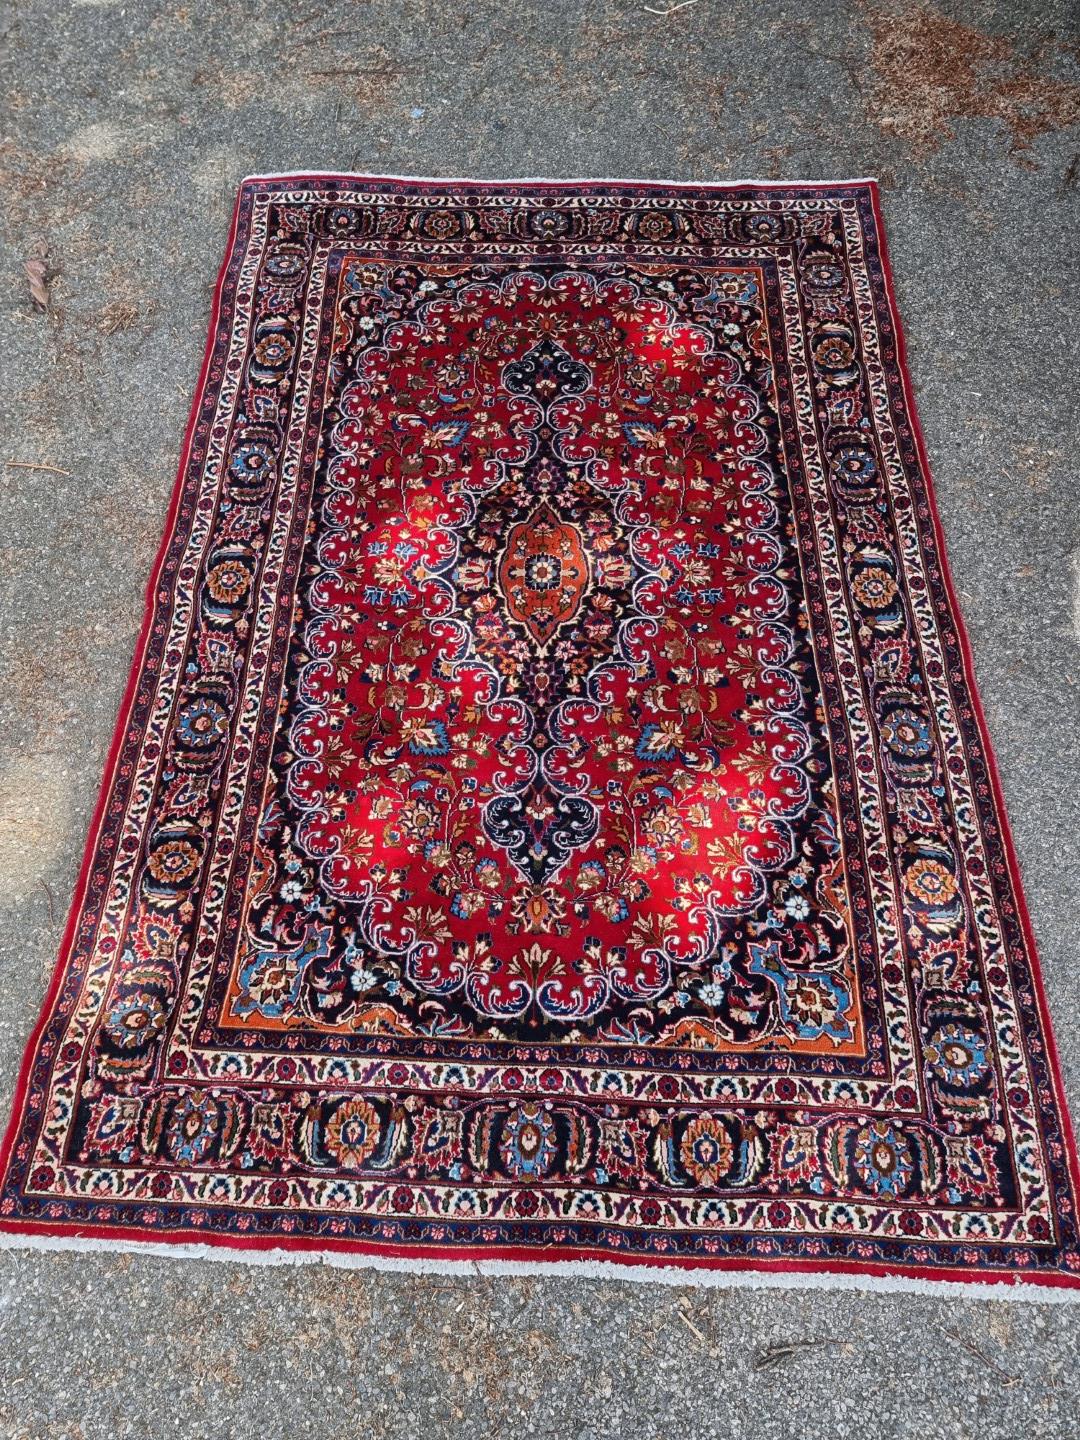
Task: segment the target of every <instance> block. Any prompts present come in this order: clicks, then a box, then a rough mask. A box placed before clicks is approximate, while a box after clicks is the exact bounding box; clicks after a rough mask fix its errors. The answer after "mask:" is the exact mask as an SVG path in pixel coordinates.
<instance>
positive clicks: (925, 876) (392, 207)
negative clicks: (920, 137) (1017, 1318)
mask: <svg viewBox="0 0 1080 1440" xmlns="http://www.w3.org/2000/svg"><path fill="white" fill-rule="evenodd" d="M880 247H881V236H880V233H879V226H878V220H877V215H876V205H875V195H874V192H873V189H872V187H871V186H870V185H869V184H865V183H854V184H849V185H837V186H792V187H775V188H764V189H755V188H754V187H752V186H751V187H739V186H734V187H711V188H710V187H703V188H700V189H697V188H690V187H685V188H682V187H680V188H665V187H663V186H657V187H650V186H634V185H610V184H606V185H605V184H596V185H567V186H558V187H553V188H548V187H545V186H539V185H527V184H522V185H515V184H506V185H480V184H476V185H472V184H470V185H468V186H458V185H450V184H442V183H439V182H405V181H371V180H356V179H348V178H344V177H342V178H340V179H334V178H331V177H321V178H320V177H312V178H310V179H288V178H285V179H279V180H253V181H248V182H245V185H244V187H243V188H242V191H241V195H240V198H239V202H238V207H237V219H236V226H235V232H234V238H233V244H232V249H231V252H230V256H229V259H228V263H227V267H226V270H225V272H224V274H223V279H222V289H221V296H220V306H219V311H218V315H217V317H216V319H215V329H214V332H213V334H212V337H211V345H210V349H209V353H208V361H207V367H206V372H205V375H204V380H203V385H202V389H201V394H200V397H199V400H198V402H197V407H196V414H195V416H194V423H193V428H192V432H191V436H190V443H189V447H188V453H187V455H186V458H185V465H184V468H183V470H182V473H181V478H180V482H179V486H178V493H177V501H176V507H175V514H174V517H173V520H172V523H171V529H170V533H169V536H168V537H167V539H168V543H167V546H166V548H165V551H164V553H163V557H162V564H161V567H160V571H159V574H158V577H157V580H156V582H155V587H154V592H153V595H152V597H151V598H152V614H151V617H150V622H149V625H148V630H147V635H146V643H145V646H144V649H143V653H142V654H141V656H140V659H139V662H138V669H137V674H136V678H135V681H134V688H133V691H132V696H131V704H130V708H129V711H128V713H127V714H126V716H125V718H124V721H123V723H122V727H121V732H120V734H119V736H118V747H117V752H116V757H115V765H114V768H113V771H112V774H111V777H110V780H109V782H108V788H107V792H106V796H105V804H104V809H103V811H102V814H101V820H100V826H99V828H98V831H97V833H96V836H95V839H94V842H93V844H92V846H91V849H90V852H89V855H88V866H87V871H86V875H85V888H84V893H82V895H81V896H80V898H79V901H78V904H77V908H76V911H75V915H74V928H73V931H72V934H71V943H70V948H69V952H68V954H67V956H66V959H65V961H64V963H63V965H62V967H61V970H60V973H59V975H58V981H57V986H56V989H55V993H54V994H53V996H52V997H51V1000H50V1004H49V1007H48V1008H47V1011H46V1014H45V1017H44V1018H43V1024H42V1027H41V1028H40V1033H39V1034H38V1035H37V1036H36V1037H35V1040H34V1042H33V1044H32V1047H31V1052H30V1056H29V1069H28V1072H27V1082H26V1084H25V1087H24V1089H23V1091H22V1092H21V1094H20V1100H19V1109H18V1114H17V1124H16V1125H15V1126H14V1127H13V1129H12V1132H11V1135H10V1137H9V1142H10V1143H9V1150H8V1156H7V1166H6V1172H5V1176H4V1186H3V1192H2V1196H0V1227H3V1228H6V1229H14V1230H23V1231H29V1230H33V1229H39V1230H42V1231H46V1232H49V1233H72V1232H75V1231H78V1232H80V1233H92V1234H94V1235H99V1236H103V1237H104V1236H108V1235H118V1236H121V1235H132V1234H138V1235H141V1236H143V1237H144V1238H145V1237H153V1236H161V1237H162V1238H168V1239H171V1240H185V1239H211V1240H213V1239H218V1240H221V1241H223V1242H225V1243H231V1244H249V1243H250V1244H262V1245H266V1244H278V1245H286V1246H288V1245H300V1246H310V1247H312V1248H315V1249H325V1250H330V1249H334V1248H345V1249H353V1250H356V1251H358V1252H366V1253H378V1252H380V1251H384V1252H387V1253H403V1252H404V1253H410V1254H434V1255H438V1256H441V1257H444V1258H453V1257H454V1255H455V1254H474V1253H480V1254H489V1255H508V1254H513V1255H515V1256H520V1257H522V1258H528V1257H529V1256H530V1255H537V1256H540V1255H541V1253H542V1257H543V1258H544V1259H545V1260H551V1259H559V1258H564V1257H565V1258H571V1257H574V1256H580V1255H591V1256H596V1257H609V1258H615V1259H618V1258H622V1259H628V1260H629V1259H637V1260H642V1261H646V1262H647V1261H657V1260H661V1259H663V1260H666V1261H668V1262H670V1263H684V1264H690V1265H692V1264H703V1263H707V1264H711V1265H715V1266H718V1267H722V1266H726V1265H750V1266H752V1265H754V1264H760V1263H762V1262H769V1263H773V1262H780V1263H783V1264H787V1265H789V1266H791V1267H793V1268H798V1267H800V1266H801V1267H809V1268H820V1269H828V1268H830V1267H848V1268H855V1269H859V1268H863V1269H867V1270H870V1271H875V1270H877V1271H880V1270H881V1269H882V1268H884V1269H886V1270H889V1271H893V1272H896V1273H917V1274H925V1275H934V1274H936V1275H955V1274H956V1273H957V1272H959V1271H965V1272H971V1273H973V1274H976V1275H978V1274H983V1275H986V1276H987V1277H1005V1278H1009V1277H1013V1276H1015V1275H1018V1274H1024V1275H1030V1276H1031V1277H1033V1278H1044V1279H1048V1280H1054V1281H1056V1282H1058V1283H1061V1282H1063V1281H1065V1280H1068V1279H1071V1278H1074V1277H1075V1276H1076V1274H1077V1272H1078V1268H1080V1251H1078V1248H1077V1239H1076V1216H1075V1193H1074V1181H1073V1179H1072V1176H1071V1173H1070V1164H1071V1163H1072V1157H1071V1151H1070V1140H1069V1137H1068V1133H1067V1118H1066V1116H1065V1113H1064V1109H1063V1105H1062V1100H1061V1094H1060V1086H1059V1084H1058V1081H1057V1078H1056V1075H1055V1073H1054V1069H1053V1060H1052V1054H1051V1052H1050V1049H1049V1047H1050V1045H1051V1043H1052V1042H1051V1041H1050V1039H1049V1035H1048V1032H1047V1030H1046V1026H1045V1022H1044V1019H1043V1017H1042V1014H1041V1009H1040V1005H1041V1002H1040V996H1039V991H1038V978H1037V973H1036V971H1035V964H1036V962H1035V959H1034V955H1033V952H1032V947H1031V942H1030V938H1029V936H1028V934H1027V932H1026V930H1025V922H1024V920H1023V916H1022V901H1021V900H1020V898H1019V894H1018V880H1017V877H1016V874H1015V866H1014V864H1013V862H1012V861H1011V858H1010V852H1009V848H1008V840H1007V837H1006V836H1004V835H1003V834H1002V830H1001V821H1000V819H999V814H998V808H997V807H998V801H997V797H996V792H995V789H994V780H993V777H992V774H991V773H990V770H989V768H988V767H989V766H990V765H991V764H992V762H991V761H990V759H989V756H988V755H987V753H986V743H985V738H984V734H983V731H982V727H981V722H980V720H979V718H978V715H977V710H976V702H975V700H974V697H973V695H972V693H971V680H970V674H969V671H968V667H967V665H966V662H965V659H964V654H963V650H962V643H963V642H962V639H961V637H960V635H959V634H958V632H957V619H956V616H955V614H954V612H953V608H952V603H951V600H950V596H949V594H948V591H947V582H946V580H945V577H944V575H943V572H942V563H943V562H942V559H941V556H940V553H939V540H938V536H937V533H936V530H935V525H934V521H933V514H932V509H931V508H930V507H931V501H930V498H929V496H928V493H927V485H928V480H927V477H926V475H925V473H924V469H923V465H922V462H921V459H920V455H919V452H918V448H917V444H916V440H915V436H914V434H913V430H912V420H911V417H910V413H909V401H908V399H907V397H906V395H905V391H904V386H903V380H902V375H901V370H900V360H899V357H898V355H897V340H898V337H897V335H896V333H895V328H894V320H893V316H892V313H891V309H890V304H889V296H888V293H887V281H886V277H885V275H884V273H883V268H882V265H883V262H882V256H881V251H880Z"/></svg>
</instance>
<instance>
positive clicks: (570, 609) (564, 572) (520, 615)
mask: <svg viewBox="0 0 1080 1440" xmlns="http://www.w3.org/2000/svg"><path fill="white" fill-rule="evenodd" d="M588 583H589V560H588V556H587V555H586V554H585V547H584V544H583V543H582V537H581V532H580V530H578V528H577V526H576V525H573V524H571V523H569V522H568V521H565V520H562V519H560V518H559V516H558V515H557V514H556V513H555V511H554V510H553V509H552V508H551V506H550V505H549V504H548V502H547V501H546V500H543V501H541V502H540V504H539V505H537V507H536V509H535V510H534V511H533V512H532V514H531V515H530V516H529V517H528V519H527V520H523V521H521V522H520V523H519V524H517V525H515V526H514V527H513V529H512V530H511V531H510V534H509V535H508V537H507V541H506V549H505V550H504V551H503V555H502V560H501V562H500V565H499V588H500V590H501V591H502V594H503V596H504V598H505V600H506V607H507V609H508V610H509V612H510V614H511V616H512V617H513V619H515V620H516V621H518V622H519V623H520V624H521V625H524V627H525V629H526V630H527V631H528V633H529V634H530V635H531V636H532V638H533V640H534V641H535V642H536V644H537V646H538V647H539V648H540V649H544V648H546V646H547V645H548V643H549V642H550V641H551V640H552V638H553V637H554V636H555V635H556V634H557V632H558V631H559V629H560V628H561V627H562V626H563V625H568V624H569V623H570V622H571V621H572V620H573V619H574V617H575V616H576V615H577V613H578V611H579V610H580V609H581V601H582V597H583V596H584V594H585V589H586V587H587V585H588Z"/></svg>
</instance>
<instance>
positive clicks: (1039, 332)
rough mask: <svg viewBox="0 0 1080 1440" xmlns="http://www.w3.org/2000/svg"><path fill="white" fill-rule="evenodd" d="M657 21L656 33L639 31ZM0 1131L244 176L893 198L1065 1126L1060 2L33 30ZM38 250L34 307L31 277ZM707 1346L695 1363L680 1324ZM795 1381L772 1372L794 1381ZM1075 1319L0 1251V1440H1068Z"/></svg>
mask: <svg viewBox="0 0 1080 1440" xmlns="http://www.w3.org/2000/svg"><path fill="white" fill-rule="evenodd" d="M656 8H664V7H663V5H662V4H661V5H658V6H657V7H656ZM0 23H2V25H3V28H4V38H5V59H4V74H3V94H4V96H5V101H6V115H5V119H4V122H3V126H2V135H0V195H2V197H3V205H2V207H0V241H2V245H3V274H4V275H5V276H6V277H7V279H6V284H5V286H4V289H3V295H2V298H0V305H2V309H3V336H4V340H3V346H4V369H5V375H6V378H7V383H6V385H5V386H4V387H3V392H2V394H0V426H2V428H3V437H4V438H3V441H2V449H0V461H8V460H18V461H22V462H27V463H32V464H36V465H50V466H53V467H55V469H54V470H28V469H20V468H12V467H8V466H0V877H2V880H3V886H2V892H0V995H2V1000H3V1003H2V1005H0V1107H2V1108H3V1109H4V1111H5V1114H6V1109H7V1103H8V1097H9V1096H10V1091H11V1085H12V1081H13V1077H14V1073H15V1069H16V1066H17V1063H18V1059H19V1056H20V1054H21V1051H22V1047H23V1045H24V1043H25V1040H26V1036H27V1034H28V1033H29V1030H30V1027H31V1025H32V1022H33V1019H34V1016H35V1014H36V1013H37V1010H38V1007H39V1004H40V1001H41V997H42V993H43V990H44V985H45V979H46V975H47V973H48V969H49V967H50V964H51V961H52V958H53V956H54V953H55V949H56V945H57V943H58V940H59V931H60V928H61V925H62V922H63V914H64V911H65V908H66V905H67V901H68V899H69V897H70V893H71V889H72V886H73V883H74V878H75V874H76V870H77V867H78V861H79V856H80V852H81V847H82V843H83V837H84V832H85V828H86V825H87V822H88V818H89V814H90V810H91V808H92V806H93V802H94V798H95V794H96V790H97V786H98V782H99V780H100V775H101V770H102V764H103V760H104V755H105V752H106V750H107V747H108V742H109V738H110V735H111V731H112V726H113V722H114V718H115V711H116V707H117V704H118V702H119V697H120V691H121V689H122V686H123V683H124V679H125V676H126V672H127V666H128V663H129V659H130V655H131V650H132V647H133V645H134V640H135V635H136V632H137V629H138V621H139V610H140V605H141V600H142V592H143V587H144V584H145V580H146V575H147V572H148V569H149V565H150V561H151V558H152V555H153V552H154V549H155V547H156V543H157V539H158V534H159V531H160V527H161V524H162V521H163V518H164V512H165V507H166V502H167V497H168V494H169V490H170V487H171V482H172V476H173V471H174V468H175V464H176V460H177V457H178V453H179V448H180V442H181V436H182V433H183V427H184V421H185V418H186V411H187V406H188V404H189V402H190V394H191V389H192V386H193V384H194V381H195V377H196V375H197V372H198V366H199V360H200V356H201V351H202V344H203V340H204V338H205V329H206V324H207V314H208V308H209V299H210V293H211V289H212V285H213V279H214V276H215V274H216V271H217V266H218V263H219V261H220V257H221V252H222V249H223V247H224V244H225V238H226V232H227V228H228V220H229V212H230V207H231V203H232V197H233V194H234V191H235V187H236V183H237V181H238V180H239V178H240V177H241V175H243V174H244V173H245V172H247V171H269V170H274V169H282V170H291V169H298V168H303V167H310V168H316V169H354V170H370V171H375V172H383V171H392V172H399V173H411V174H436V175H437V174H444V175H461V174H465V175H470V174H475V175H487V176H504V175H535V174H542V175H551V176H559V175H567V176H578V175H589V174H593V175H642V176H651V175H657V176H671V177H674V178H686V179H694V178H699V179H711V178H724V177H728V176H745V175H760V176H767V177H768V176H772V177H800V176H802V177H814V178H816V177H828V176H847V175H866V174H876V175H878V176H879V177H880V178H881V181H882V185H883V200H884V208H885V216H886V222H887V225H888V229H889V236H890V241H891V246H892V252H893V261H894V268H895V270H896V278H897V288H898V292H899V301H900V304H901V308H902V311H903V314H904V318H905V321H906V327H907V333H908V339H909V347H910V350H911V361H912V368H913V371H914V377H915V383H916V388H917V391H918V396H919V401H920V408H921V415H922V420H923V424H924V428H925V430H926V434H927V441H928V445H929V449H930V454H931V458H932V461H933V464H934V468H935V475H936V480H937V488H938V493H939V496H940V500H941V507H942V511H943V515H944V523H945V528H946V532H947V536H948V541H949V546H950V552H951V556H952V561H953V566H954V570H955V575H956V580H957V584H958V587H959V589H960V592H961V598H962V600H963V603H964V607H965V611H966V615H967V619H968V622H969V625H970V629H971V632H972V641H973V645H974V649H975V657H976V662H977V666H978V672H979V677H980V682H981V688H982V693H983V697H984V699H985V701H986V705H987V709H988V712H989V721H990V726H991V729H992V732H993V736H994V740H995V742H996V745H997V749H998V755H999V759H1000V762H1001V768H1002V772H1003V777H1004V784H1005V789H1006V792H1007V798H1008V801H1009V808H1010V813H1011V816H1012V820H1013V824H1014V828H1015V831H1016V838H1017V843H1018V847H1019V850H1020V858H1021V862H1022V865H1023V869H1024V874H1025V878H1026V884H1027V891H1028V896H1029V899H1030V902H1031V908H1032V911H1033V918H1034V924H1035V929H1036V933H1037V935H1038V939H1039V943H1040V948H1041V952H1042V956H1043V963H1044V968H1045V972H1046V984H1047V991H1048V994H1049V999H1050V1005H1051V1009H1052V1011H1053V1014H1054V1017H1055V1020H1056V1027H1057V1033H1058V1037H1059V1040H1060V1042H1061V1048H1062V1055H1063V1064H1064V1068H1065V1074H1066V1081H1067V1085H1068V1088H1069V1093H1070V1095H1071V1097H1072V1101H1073V1111H1074V1114H1080V1029H1078V1027H1077V1026H1076V1025H1075V1022H1074V1017H1075V1016H1076V1014H1077V1013H1080V972H1078V970H1077V967H1076V965H1075V955H1076V952H1077V941H1078V938H1080V936H1078V927H1077V922H1076V913H1077V901H1078V898H1080V896H1078V886H1077V879H1076V875H1077V858H1078V853H1077V839H1076V837H1077V835H1078V833H1080V789H1078V787H1077V784H1076V779H1077V763H1076V743H1075V736H1076V733H1077V725H1078V721H1080V616H1078V605H1080V598H1078V587H1080V579H1078V576H1080V571H1078V569H1077V562H1076V559H1075V557H1076V555H1077V554H1078V553H1080V521H1078V511H1080V507H1078V504H1077V501H1078V486H1077V480H1076V474H1075V462H1074V460H1073V458H1072V457H1074V456H1075V453H1076V442H1077V434H1076V416H1077V408H1076V403H1075V358H1076V357H1075V339H1074V332H1075V315H1076V299H1077V270H1076V262H1075V257H1074V250H1075V244H1074V239H1073V236H1074V234H1075V229H1076V222H1077V194H1078V174H1080V126H1078V124H1077V120H1078V118H1080V102H1078V96H1080V48H1078V37H1077V34H1076V32H1075V29H1073V30H1071V31H1070V28H1069V26H1070V7H1069V5H1068V4H1067V0H1047V3H1035V0H1017V3H1012V4H1005V3H1004V0H1001V3H993V0H963V3H946V0H937V4H936V5H930V4H927V5H919V6H916V5H911V4H903V3H899V0H821V3H819V4H817V5H815V6H813V7H810V6H807V7H797V6H794V5H788V6H786V7H784V6H781V5H777V4H764V5H762V4H753V3H750V0H723V3H722V0H697V3H696V4H694V5H691V6H687V7H686V8H684V9H682V10H679V11H677V12H675V13H674V14H670V15H667V16H659V15H653V14H650V13H648V12H647V11H646V10H645V9H644V7H643V4H641V3H639V0H597V3H594V4H589V5H581V4H577V3H567V0H519V3H516V4H514V5H499V4H496V3H494V0H477V3H475V4H472V5H470V6H468V7H459V6H450V5H448V4H440V3H435V0H399V3H396V4H391V3H387V0H369V3H362V0H296V4H294V5H288V4H286V3H284V0H221V3H218V4H212V3H210V0H185V3H181V0H162V3H157V0H126V3H125V0H70V3H64V0H9V4H8V6H7V8H6V10H5V11H4V14H3V17H2V20H0ZM38 241H44V242H45V243H46V244H47V245H48V251H49V257H50V265H51V267H52V269H53V271H54V272H55V278H54V280H53V283H52V297H53V309H52V313H51V314H50V315H48V316H45V315H42V314H40V313H38V312H36V311H34V310H33V309H32V307H31V305H30V302H29V293H28V288H27V285H26V282H25V277H24V273H23V265H24V262H25V260H26V258H27V257H28V256H29V254H30V252H31V249H32V247H33V246H34V244H35V243H36V242H38ZM688 1321H689V1323H687V1322H688ZM795 1340H808V1341H812V1342H814V1343H813V1344H812V1345H810V1346H808V1347H807V1348H805V1349H802V1350H798V1351H796V1352H794V1353H792V1354H790V1355H789V1356H788V1357H787V1358H785V1359H783V1360H782V1361H781V1362H780V1363H778V1364H776V1365H775V1366H773V1367H770V1368H768V1369H764V1370H756V1369H755V1368H754V1362H755V1359H756V1357H757V1356H759V1355H760V1354H761V1353H762V1352H763V1351H764V1349H765V1348H766V1347H767V1346H769V1345H770V1344H774V1343H779V1342H787V1341H795ZM1078 1354H1080V1341H1078V1339H1077V1332H1076V1324H1075V1314H1074V1313H1073V1312H1072V1311H1071V1310H1070V1309H1068V1308H1066V1307H1052V1306H1041V1305H1040V1306H1031V1307H1029V1306H1023V1307H1021V1306H1016V1305H1013V1304H1010V1303H1009V1302H1007V1301H1004V1300H1001V1301H993V1302H990V1303H975V1302H969V1301H964V1300H952V1299H949V1300H938V1299H923V1298H914V1297H895V1296H869V1297H868V1296H858V1295H853V1294H849V1293H841V1292H830V1293H821V1292H798V1293H795V1292H792V1293H785V1292H780V1291H758V1292H755V1291H745V1290H740V1291H732V1292H723V1291H695V1290H691V1289H687V1290H670V1289H667V1288H662V1287H650V1286H641V1285H632V1284H629V1283H616V1282H603V1283H595V1284H592V1283H589V1284H587V1283H584V1282H581V1281H559V1280H548V1279H544V1280H539V1279H529V1280H525V1279H512V1280H511V1279H508V1280H500V1281H491V1280H484V1279H479V1278H478V1279H475V1280H474V1279H456V1278H454V1279H451V1278H447V1277H440V1276H433V1277H416V1276H406V1275H392V1274H373V1273H370V1272H329V1271H326V1270H323V1269H320V1268H318V1267H309V1268H304V1269H256V1268H246V1267H243V1266H239V1265H235V1266H230V1265H220V1264H209V1263H194V1262H190V1263H176V1262H166V1261H163V1260H158V1259H153V1258H149V1257H140V1256H128V1255H112V1256H102V1255H94V1256H73V1255H48V1254H38V1253H33V1254H31V1253H24V1254H19V1255H16V1254H12V1253H5V1254H0V1434H2V1435H5V1436H7V1435H10V1436H13V1437H23V1440H46V1437H71V1440H75V1437H82V1440H97V1437H104V1436H131V1437H138V1440H141V1437H156V1436H164V1435H165V1434H174V1433H180V1434H185V1435H192V1436H199V1437H207V1440H210V1437H218V1436H221V1437H228V1440H243V1437H247V1436H259V1437H261V1440H263V1437H276V1436H283V1437H284V1436H293V1435H298V1434H299V1435H304V1436H308V1437H313V1440H321V1437H327V1440H338V1437H342V1436H345V1435H351V1434H354V1433H361V1432H362V1433H364V1434H367V1435H371V1436H373V1437H387V1440H389V1437H412V1436H415V1435H417V1434H421V1433H422V1434H424V1435H425V1436H431V1437H433V1440H434V1437H436V1436H453V1437H461V1440H465V1437H471V1436H476V1437H485V1440H491V1437H501V1440H515V1437H524V1436H526V1435H529V1436H532V1435H536V1434H547V1435H552V1436H558V1437H566V1440H570V1437H574V1440H578V1437H580V1440H609V1437H627V1440H629V1437H631V1436H633V1437H635V1440H637V1437H659V1436H671V1437H675V1436H678V1437H680V1440H681V1437H702V1440H704V1437H717V1440H719V1437H726V1436H731V1435H735V1434H739V1435H741V1436H746V1437H748V1440H766V1437H781V1436H793V1435H797V1436H800V1437H803V1436H805V1437H808V1440H814V1437H825V1436H829V1437H835V1436H862V1435H867V1434H874V1435H880V1436H889V1437H909V1436H910V1437H915V1436H919V1437H925V1440H937V1437H945V1436H948V1437H950V1440H966V1437H972V1440H974V1437H976V1436H978V1437H983V1436H986V1435H994V1436H1000V1437H1020V1436H1025V1437H1048V1440H1049V1437H1053V1440H1067V1437H1072V1436H1080V1376H1078V1373H1077V1357H1078Z"/></svg>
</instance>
